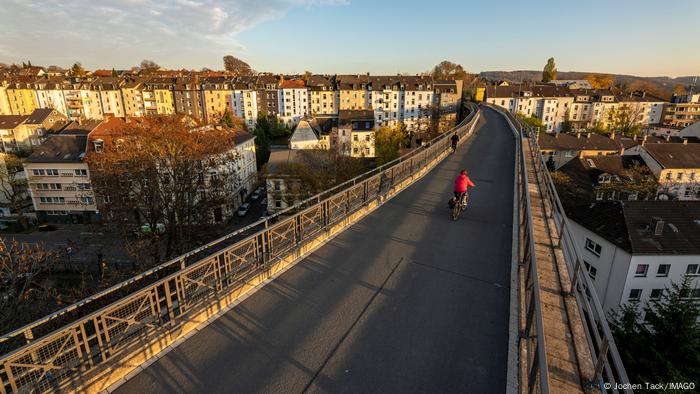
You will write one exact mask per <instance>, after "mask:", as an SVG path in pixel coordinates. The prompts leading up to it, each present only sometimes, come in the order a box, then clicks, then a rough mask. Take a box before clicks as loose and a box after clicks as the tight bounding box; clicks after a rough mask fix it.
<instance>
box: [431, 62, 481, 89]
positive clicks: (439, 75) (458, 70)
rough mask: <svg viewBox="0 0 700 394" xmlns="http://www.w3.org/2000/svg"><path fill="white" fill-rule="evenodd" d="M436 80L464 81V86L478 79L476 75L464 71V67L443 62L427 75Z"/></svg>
mask: <svg viewBox="0 0 700 394" xmlns="http://www.w3.org/2000/svg"><path fill="white" fill-rule="evenodd" d="M426 74H428V75H430V76H432V77H433V78H434V79H447V80H450V79H454V80H462V81H464V85H466V84H468V83H469V82H471V81H473V80H474V79H476V74H471V73H469V72H467V71H466V70H464V67H462V66H461V65H459V64H457V63H453V62H451V61H448V60H443V61H441V62H440V63H439V64H438V65H436V66H435V67H434V68H433V70H432V71H430V72H428V73H426Z"/></svg>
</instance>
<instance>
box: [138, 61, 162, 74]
mask: <svg viewBox="0 0 700 394" xmlns="http://www.w3.org/2000/svg"><path fill="white" fill-rule="evenodd" d="M139 68H140V69H141V71H142V72H145V73H147V74H148V73H152V72H154V71H157V70H158V69H159V68H160V66H159V65H158V64H157V63H156V62H154V61H153V60H148V59H143V60H141V63H140V64H139Z"/></svg>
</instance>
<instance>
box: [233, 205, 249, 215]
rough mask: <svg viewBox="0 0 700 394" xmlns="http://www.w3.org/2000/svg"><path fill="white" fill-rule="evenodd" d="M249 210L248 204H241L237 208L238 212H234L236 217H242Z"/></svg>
mask: <svg viewBox="0 0 700 394" xmlns="http://www.w3.org/2000/svg"><path fill="white" fill-rule="evenodd" d="M249 210H250V204H248V203H247V202H246V203H243V204H242V205H241V206H240V207H238V211H236V215H238V216H240V217H243V216H245V215H247V214H248V211H249Z"/></svg>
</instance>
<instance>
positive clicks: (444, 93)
mask: <svg viewBox="0 0 700 394" xmlns="http://www.w3.org/2000/svg"><path fill="white" fill-rule="evenodd" d="M462 83H463V81H461V80H459V81H455V80H438V81H434V82H433V90H434V95H433V106H434V110H433V113H432V117H433V122H434V123H435V124H437V130H438V131H440V132H443V131H446V130H449V129H451V128H453V127H454V126H455V125H456V124H457V118H458V116H459V111H460V107H461V106H462Z"/></svg>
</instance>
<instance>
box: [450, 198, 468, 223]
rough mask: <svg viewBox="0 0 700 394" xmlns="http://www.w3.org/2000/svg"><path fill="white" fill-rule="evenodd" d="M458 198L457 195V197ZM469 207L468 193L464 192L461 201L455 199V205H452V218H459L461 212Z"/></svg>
mask: <svg viewBox="0 0 700 394" xmlns="http://www.w3.org/2000/svg"><path fill="white" fill-rule="evenodd" d="M455 199H456V197H455ZM466 207H467V193H462V195H461V196H460V201H459V203H458V202H457V201H455V204H454V206H453V207H452V220H457V218H459V214H460V213H462V211H464V209H465V208H466Z"/></svg>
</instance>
